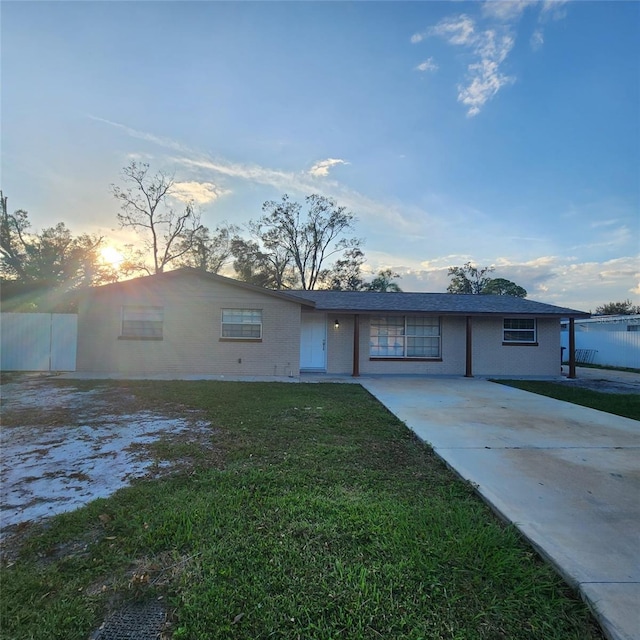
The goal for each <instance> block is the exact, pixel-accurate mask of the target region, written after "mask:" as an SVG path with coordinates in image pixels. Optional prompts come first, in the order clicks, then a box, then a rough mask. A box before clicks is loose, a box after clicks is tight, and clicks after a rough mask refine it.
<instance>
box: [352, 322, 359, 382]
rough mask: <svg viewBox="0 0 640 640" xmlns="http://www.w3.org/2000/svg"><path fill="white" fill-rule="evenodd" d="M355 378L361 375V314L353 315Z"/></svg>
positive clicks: (353, 374)
mask: <svg viewBox="0 0 640 640" xmlns="http://www.w3.org/2000/svg"><path fill="white" fill-rule="evenodd" d="M351 375H352V376H353V377H354V378H357V377H358V376H359V375H360V315H359V314H357V313H356V314H354V316H353V373H352V374H351Z"/></svg>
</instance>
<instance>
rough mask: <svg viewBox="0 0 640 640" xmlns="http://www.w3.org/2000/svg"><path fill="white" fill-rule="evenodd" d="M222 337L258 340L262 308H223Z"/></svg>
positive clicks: (259, 337) (260, 330)
mask: <svg viewBox="0 0 640 640" xmlns="http://www.w3.org/2000/svg"><path fill="white" fill-rule="evenodd" d="M222 337H223V338H240V339H245V340H260V339H261V338H262V309H223V310H222Z"/></svg>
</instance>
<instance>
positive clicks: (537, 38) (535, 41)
mask: <svg viewBox="0 0 640 640" xmlns="http://www.w3.org/2000/svg"><path fill="white" fill-rule="evenodd" d="M529 44H531V48H532V49H533V50H534V51H537V50H538V49H539V48H540V47H541V46H542V45H543V44H544V34H543V32H542V29H536V30H535V31H534V32H533V33H532V34H531V38H530V40H529Z"/></svg>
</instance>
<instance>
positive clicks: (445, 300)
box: [287, 291, 589, 318]
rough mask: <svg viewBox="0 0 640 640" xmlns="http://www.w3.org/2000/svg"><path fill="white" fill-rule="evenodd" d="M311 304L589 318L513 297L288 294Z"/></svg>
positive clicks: (332, 307)
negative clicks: (309, 301)
mask: <svg viewBox="0 0 640 640" xmlns="http://www.w3.org/2000/svg"><path fill="white" fill-rule="evenodd" d="M287 293H288V294H289V295H292V296H297V297H299V298H302V299H305V300H312V301H313V302H315V304H316V309H317V310H319V311H336V312H339V311H348V312H356V313H357V312H375V313H384V312H386V313H390V312H404V313H437V314H439V315H494V314H500V315H505V314H509V315H527V316H559V317H563V318H568V317H574V318H575V317H588V316H589V314H588V313H585V312H584V311H576V310H575V309H567V308H565V307H556V306H555V305H552V304H545V303H543V302H535V301H534V300H526V299H523V298H516V297H513V296H499V295H470V294H458V293H404V292H403V293H395V292H386V293H377V292H372V291H288V292H287Z"/></svg>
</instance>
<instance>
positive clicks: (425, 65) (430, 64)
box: [416, 57, 438, 71]
mask: <svg viewBox="0 0 640 640" xmlns="http://www.w3.org/2000/svg"><path fill="white" fill-rule="evenodd" d="M437 70H438V65H437V64H436V63H435V62H434V60H433V57H431V58H427V59H426V60H425V61H424V62H421V63H420V64H419V65H418V66H417V67H416V71H437Z"/></svg>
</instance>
